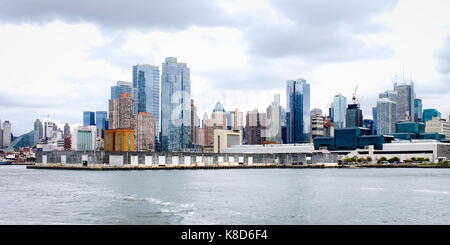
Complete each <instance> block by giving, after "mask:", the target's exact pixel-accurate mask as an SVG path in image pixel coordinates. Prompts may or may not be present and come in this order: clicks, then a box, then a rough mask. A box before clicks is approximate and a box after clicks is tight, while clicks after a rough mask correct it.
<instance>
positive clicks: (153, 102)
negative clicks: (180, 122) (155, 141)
mask: <svg viewBox="0 0 450 245" xmlns="http://www.w3.org/2000/svg"><path fill="white" fill-rule="evenodd" d="M160 87H161V85H160V72H159V67H158V66H154V65H148V64H139V65H135V66H133V89H134V95H133V100H134V108H133V110H134V111H133V112H134V114H137V113H139V112H149V113H151V116H152V118H153V120H155V122H156V130H157V132H159V131H160V120H159V117H160V92H161V91H160ZM158 134H159V133H158Z"/></svg>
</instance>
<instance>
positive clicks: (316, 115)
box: [311, 108, 325, 140]
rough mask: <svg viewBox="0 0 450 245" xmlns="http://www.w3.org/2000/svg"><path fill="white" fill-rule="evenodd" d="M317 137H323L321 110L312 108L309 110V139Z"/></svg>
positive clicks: (323, 128)
mask: <svg viewBox="0 0 450 245" xmlns="http://www.w3.org/2000/svg"><path fill="white" fill-rule="evenodd" d="M317 136H325V127H324V118H323V116H322V110H321V109H318V108H314V109H312V110H311V139H312V140H314V138H315V137H317Z"/></svg>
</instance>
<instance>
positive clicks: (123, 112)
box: [109, 93, 134, 129]
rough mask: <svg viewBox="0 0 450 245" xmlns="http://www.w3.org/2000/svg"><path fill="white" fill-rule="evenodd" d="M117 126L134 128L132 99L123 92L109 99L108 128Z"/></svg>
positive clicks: (117, 127) (116, 127)
mask: <svg viewBox="0 0 450 245" xmlns="http://www.w3.org/2000/svg"><path fill="white" fill-rule="evenodd" d="M119 128H134V116H133V99H132V98H131V97H130V95H129V94H125V93H124V94H121V95H120V98H118V99H110V100H109V129H119Z"/></svg>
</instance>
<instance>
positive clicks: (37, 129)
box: [34, 119, 44, 143]
mask: <svg viewBox="0 0 450 245" xmlns="http://www.w3.org/2000/svg"><path fill="white" fill-rule="evenodd" d="M43 137H44V130H43V127H42V122H41V121H39V119H36V121H35V122H34V143H37V142H39V141H40V140H41V139H42V138H43Z"/></svg>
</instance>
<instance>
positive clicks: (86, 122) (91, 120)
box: [83, 111, 95, 127]
mask: <svg viewBox="0 0 450 245" xmlns="http://www.w3.org/2000/svg"><path fill="white" fill-rule="evenodd" d="M91 125H95V112H93V111H85V112H83V127H86V126H91Z"/></svg>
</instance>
